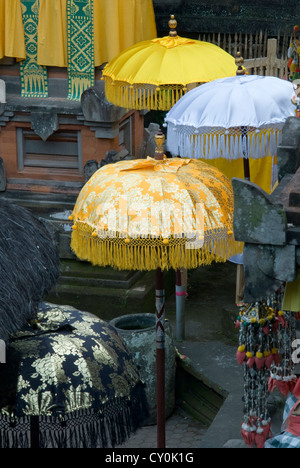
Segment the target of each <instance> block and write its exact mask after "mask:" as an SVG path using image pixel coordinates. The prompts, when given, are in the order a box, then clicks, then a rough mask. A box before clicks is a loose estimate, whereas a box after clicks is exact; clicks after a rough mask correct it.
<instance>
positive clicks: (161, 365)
mask: <svg viewBox="0 0 300 468" xmlns="http://www.w3.org/2000/svg"><path fill="white" fill-rule="evenodd" d="M155 141H156V144H157V148H156V149H155V155H154V158H155V159H156V160H158V161H162V160H163V159H164V150H163V144H164V141H165V136H164V134H163V132H162V131H161V130H159V131H158V132H157V134H156V135H155ZM155 309H156V310H155V312H156V326H155V330H156V406H157V448H165V446H166V417H165V361H166V359H165V290H164V276H163V272H162V270H161V269H160V268H157V269H156V286H155Z"/></svg>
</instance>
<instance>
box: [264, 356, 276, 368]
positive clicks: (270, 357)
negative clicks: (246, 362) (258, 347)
mask: <svg viewBox="0 0 300 468" xmlns="http://www.w3.org/2000/svg"><path fill="white" fill-rule="evenodd" d="M273 361H274V357H273V354H270V356H267V357H266V359H265V364H266V366H267V368H268V369H270V367H271V365H272V363H273Z"/></svg>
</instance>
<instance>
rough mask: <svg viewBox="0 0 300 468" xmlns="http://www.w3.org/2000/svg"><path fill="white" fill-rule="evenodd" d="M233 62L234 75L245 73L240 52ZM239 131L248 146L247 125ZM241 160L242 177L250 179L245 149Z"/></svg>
mask: <svg viewBox="0 0 300 468" xmlns="http://www.w3.org/2000/svg"><path fill="white" fill-rule="evenodd" d="M235 63H236V65H237V70H236V76H242V75H245V74H246V70H245V67H243V64H244V59H243V57H242V56H241V53H240V52H237V54H236V59H235ZM241 132H242V138H243V141H245V147H246V148H247V147H248V137H247V127H241ZM243 162H244V178H245V179H246V180H249V181H250V164H249V158H248V157H247V154H246V151H245V153H244V158H243Z"/></svg>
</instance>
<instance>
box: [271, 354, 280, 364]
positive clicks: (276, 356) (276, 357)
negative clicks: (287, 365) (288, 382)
mask: <svg viewBox="0 0 300 468" xmlns="http://www.w3.org/2000/svg"><path fill="white" fill-rule="evenodd" d="M272 356H273V361H274V363H275V365H276V366H278V365H279V364H280V357H279V354H278V353H275V354H272Z"/></svg>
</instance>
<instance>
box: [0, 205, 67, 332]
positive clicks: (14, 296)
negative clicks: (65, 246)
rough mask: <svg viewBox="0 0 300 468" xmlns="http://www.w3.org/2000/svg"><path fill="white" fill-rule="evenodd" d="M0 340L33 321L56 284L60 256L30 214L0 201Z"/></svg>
mask: <svg viewBox="0 0 300 468" xmlns="http://www.w3.org/2000/svg"><path fill="white" fill-rule="evenodd" d="M0 275H1V277H0V298H1V301H0V339H1V340H4V341H6V340H7V339H8V338H9V335H10V334H12V333H15V332H16V331H18V330H19V329H20V328H21V327H22V326H23V325H24V324H25V322H26V321H27V320H29V319H31V318H33V316H34V315H35V313H36V310H37V307H38V303H39V302H40V301H41V300H42V299H43V297H44V296H45V295H47V294H48V293H49V292H50V291H51V289H52V288H53V287H54V285H55V284H56V282H57V280H58V278H59V275H60V269H59V254H58V248H57V245H56V243H55V241H54V239H53V238H52V236H51V234H50V232H49V231H48V230H47V228H46V227H45V226H44V224H43V223H42V222H41V221H39V220H38V219H37V218H36V217H35V216H34V215H33V214H32V213H31V212H30V211H29V210H27V209H26V208H23V207H21V206H18V205H15V204H13V203H11V202H8V201H7V200H0Z"/></svg>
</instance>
